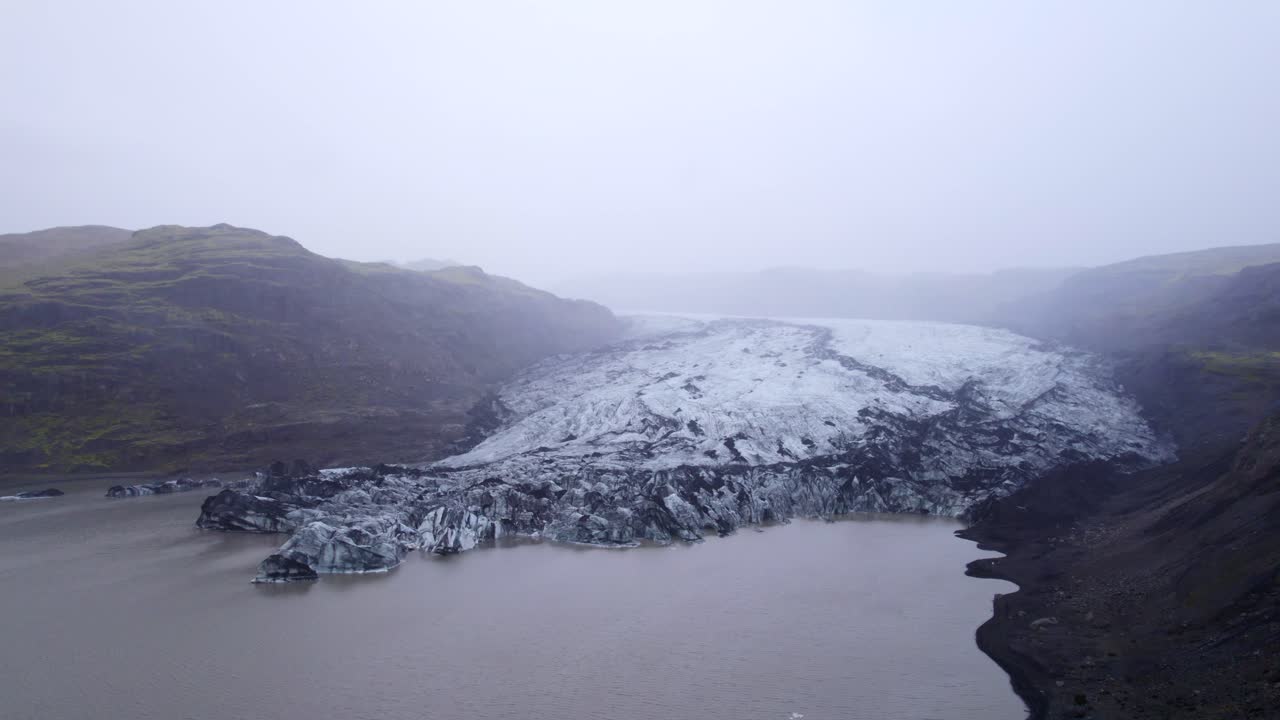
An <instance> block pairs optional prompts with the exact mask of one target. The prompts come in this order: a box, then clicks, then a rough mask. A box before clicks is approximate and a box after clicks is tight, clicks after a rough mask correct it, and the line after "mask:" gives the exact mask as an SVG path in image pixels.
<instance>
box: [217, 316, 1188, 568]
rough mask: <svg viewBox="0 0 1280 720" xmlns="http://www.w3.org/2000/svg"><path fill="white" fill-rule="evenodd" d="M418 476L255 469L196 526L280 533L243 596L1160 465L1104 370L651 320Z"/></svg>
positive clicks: (1066, 360)
mask: <svg viewBox="0 0 1280 720" xmlns="http://www.w3.org/2000/svg"><path fill="white" fill-rule="evenodd" d="M486 408H487V410H486V413H487V415H488V416H492V417H493V418H495V419H496V424H497V425H498V427H497V429H496V431H494V432H492V433H491V434H490V435H489V436H488V437H487V438H485V439H484V440H483V441H482V442H480V443H479V444H478V445H476V446H475V447H474V448H472V449H471V450H470V451H468V452H466V453H464V454H461V455H456V456H454V457H451V458H448V459H446V460H443V461H440V462H438V463H434V464H432V465H427V466H422V467H397V466H388V465H381V466H378V467H375V468H357V469H348V470H324V471H316V470H314V469H313V468H311V467H309V466H308V465H306V464H305V463H294V465H293V466H292V467H286V466H284V465H283V464H280V463H278V464H276V465H275V466H273V468H272V470H271V471H270V472H269V473H267V474H264V475H263V476H262V477H261V478H260V479H259V480H258V481H257V482H256V484H255V486H254V487H252V488H247V489H243V490H228V491H224V492H222V493H220V494H219V495H217V496H215V497H213V498H210V499H209V500H208V501H206V503H205V505H204V507H203V508H202V513H201V516H200V520H199V525H200V526H201V527H205V528H210V529H220V530H239V531H255V532H289V533H293V536H292V537H291V538H290V539H289V540H288V541H287V542H286V543H285V544H284V545H283V546H282V547H281V548H280V550H279V552H278V553H276V554H275V555H272V556H271V557H270V558H268V559H267V560H266V561H264V562H263V563H262V566H261V567H260V569H259V575H258V580H260V581H289V580H297V579H310V578H312V577H313V576H317V575H320V574H324V573H360V572H376V571H383V570H388V569H390V568H393V567H395V566H396V565H398V564H399V563H400V562H401V561H402V560H403V558H404V557H405V556H406V555H407V554H408V553H410V552H414V551H418V550H420V551H424V552H430V553H435V554H440V555H450V554H455V553H460V552H465V551H467V550H470V549H472V548H474V547H476V546H477V545H480V544H482V543H485V542H489V541H492V540H495V539H497V538H501V537H505V536H512V535H519V536H527V537H540V538H546V539H550V540H554V541H558V542H567V543H585V544H592V545H607V546H624V547H625V546H631V545H635V544H638V543H640V542H643V541H651V542H658V543H669V542H674V541H684V542H690V541H697V540H700V539H702V538H703V537H705V536H707V535H708V534H720V535H723V534H727V533H732V532H733V531H734V530H736V529H737V528H739V527H741V526H743V525H752V524H763V523H772V522H785V521H786V520H788V519H790V518H794V517H802V516H803V517H832V516H836V515H841V514H845V513H851V512H859V511H874V512H902V513H928V514H935V515H947V516H955V517H960V516H965V515H966V514H967V513H968V512H969V511H970V510H971V509H973V508H980V507H986V506H987V505H989V504H990V503H991V502H992V501H993V500H994V499H996V498H999V497H1003V496H1005V495H1008V494H1009V493H1011V492H1013V491H1014V490H1016V489H1017V488H1019V487H1021V486H1022V484H1023V483H1025V482H1026V480H1027V479H1028V478H1030V477H1033V476H1036V475H1038V474H1040V473H1043V472H1045V471H1046V470H1048V469H1051V468H1054V467H1058V466H1061V465H1064V464H1067V463H1075V462H1080V461H1104V462H1108V463H1111V464H1114V465H1117V466H1119V467H1126V466H1127V467H1135V468H1136V467H1141V466H1146V465H1150V464H1153V463H1156V462H1159V461H1162V460H1164V459H1166V458H1167V457H1169V455H1170V449H1169V447H1168V446H1167V445H1165V444H1164V443H1162V442H1160V441H1159V440H1158V439H1157V438H1156V437H1155V436H1154V435H1153V434H1152V433H1151V431H1150V429H1149V428H1148V427H1147V426H1146V424H1145V423H1144V422H1143V421H1142V420H1141V418H1140V417H1139V416H1138V413H1137V408H1136V406H1135V405H1134V404H1133V403H1132V401H1130V400H1128V399H1126V398H1125V397H1124V396H1123V394H1122V393H1120V392H1119V390H1118V389H1117V388H1115V387H1114V385H1113V384H1112V383H1111V381H1110V380H1109V379H1108V376H1107V373H1106V368H1105V367H1104V366H1101V365H1099V364H1098V363H1097V362H1096V360H1095V359H1094V358H1092V357H1091V356H1088V355H1084V354H1079V353H1070V352H1065V351H1058V350H1052V349H1049V348H1045V347H1042V346H1039V345H1037V344H1035V343H1034V342H1032V341H1030V340H1027V339H1026V338H1021V337H1019V336H1016V335H1011V334H1009V333H1003V332H999V331H992V330H984V329H980V328H967V327H961V326H944V325H916V324H912V325H902V324H892V323H857V322H852V321H851V322H848V323H843V322H842V323H836V324H834V325H832V324H828V325H824V326H819V325H800V324H794V323H791V324H789V323H774V322H752V321H719V322H713V323H703V322H692V321H681V320H671V319H664V320H662V321H661V322H660V323H659V325H658V326H654V325H652V324H650V325H647V326H643V327H637V330H636V334H635V336H634V337H632V338H631V339H629V340H627V341H624V342H621V343H618V344H615V345H613V346H610V347H608V348H605V349H602V350H597V351H593V352H590V353H585V354H579V355H567V356H561V357H558V358H556V359H554V360H551V361H547V362H544V363H542V364H541V365H538V366H535V367H533V368H531V369H529V370H528V371H527V372H525V373H524V374H523V375H521V376H520V377H518V378H517V379H516V380H515V381H513V382H512V383H510V384H508V385H507V386H506V387H505V388H504V389H503V391H502V392H501V393H500V395H499V396H498V397H497V398H496V399H492V400H490V401H488V404H487V405H486Z"/></svg>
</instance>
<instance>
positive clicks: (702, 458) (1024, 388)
mask: <svg viewBox="0 0 1280 720" xmlns="http://www.w3.org/2000/svg"><path fill="white" fill-rule="evenodd" d="M802 322H803V324H799V322H796V323H793V322H787V323H782V322H775V321H758V320H756V321H753V320H711V321H695V320H688V319H680V318H670V317H661V318H637V319H633V323H634V325H635V329H634V330H633V333H634V337H633V339H631V340H628V341H625V342H622V343H619V344H617V345H614V346H612V347H609V348H606V349H604V350H601V351H598V352H595V353H590V354H584V355H575V356H569V357H563V356H562V357H558V358H555V359H553V360H550V361H548V362H545V363H542V364H541V365H538V366H535V367H533V368H531V369H530V370H529V371H527V372H526V373H524V374H523V375H522V376H521V377H519V378H518V379H517V380H515V381H514V382H512V383H510V384H509V385H508V386H507V387H505V388H504V389H503V391H502V393H501V395H500V400H501V402H502V404H503V405H504V406H505V408H506V410H507V412H508V413H509V417H508V421H507V423H506V424H505V426H504V427H503V428H502V429H501V430H499V431H498V432H497V433H496V434H494V435H492V436H491V437H489V438H487V439H486V440H485V441H484V442H482V443H480V445H478V446H477V447H475V448H474V449H472V450H471V451H470V452H468V453H465V454H462V455H458V456H455V457H452V458H449V459H447V460H445V461H443V462H442V463H441V464H440V465H441V466H442V467H451V468H459V467H466V466H473V465H492V464H494V463H504V462H509V463H514V464H516V465H521V464H526V463H529V462H530V461H533V462H534V464H536V465H540V464H544V462H545V461H546V460H547V459H549V458H554V459H555V460H557V461H558V462H559V463H565V462H571V463H572V462H582V463H584V464H587V465H590V466H594V467H619V468H632V469H641V468H642V469H646V470H659V469H669V468H675V467H680V466H687V465H692V466H703V467H712V466H719V465H724V464H726V463H734V462H737V463H745V464H748V465H753V466H761V465H770V464H775V463H788V462H795V461H799V460H817V459H820V458H826V457H832V456H836V455H841V456H843V455H847V454H848V453H850V452H854V453H856V452H858V451H859V450H863V449H868V446H876V445H880V444H883V441H884V440H885V439H884V438H881V437H880V435H882V434H883V431H884V430H886V429H887V428H890V427H894V426H897V425H900V424H902V423H903V422H908V421H909V422H910V423H912V424H913V425H916V426H919V427H917V428H915V429H916V432H914V433H913V435H914V436H915V439H917V440H919V441H920V442H921V444H920V446H919V449H920V450H921V451H923V452H927V451H932V452H927V454H928V455H929V457H926V458H923V462H922V464H921V466H920V468H919V469H921V470H925V471H926V472H928V471H930V470H943V471H944V472H946V473H947V474H949V475H951V476H955V475H957V474H965V473H966V472H968V471H971V470H974V469H977V468H979V467H1000V466H1018V465H1022V464H1023V463H1026V462H1028V461H1030V462H1032V463H1033V464H1034V465H1036V466H1037V467H1044V466H1046V465H1051V464H1054V462H1055V461H1056V460H1057V459H1059V458H1061V457H1062V456H1063V455H1064V454H1066V455H1067V456H1071V455H1073V453H1074V452H1078V453H1083V454H1084V455H1085V456H1088V457H1091V458H1120V457H1124V456H1126V455H1135V456H1141V457H1145V458H1148V459H1151V460H1156V459H1160V458H1162V457H1163V456H1164V454H1165V453H1166V452H1167V449H1166V448H1163V447H1162V446H1160V444H1159V443H1158V442H1157V441H1156V439H1155V437H1154V435H1153V434H1152V432H1151V430H1150V428H1148V427H1147V425H1146V423H1145V422H1144V421H1143V420H1142V418H1141V417H1140V416H1139V414H1138V408H1137V406H1136V405H1135V404H1134V403H1133V402H1132V401H1131V400H1129V399H1127V398H1125V397H1123V396H1122V395H1121V394H1120V393H1119V392H1118V391H1117V389H1116V387H1115V386H1114V384H1113V383H1112V382H1111V381H1110V379H1109V377H1108V375H1107V373H1106V371H1105V368H1103V367H1102V366H1101V365H1100V364H1099V363H1098V361H1097V360H1096V359H1095V358H1093V357H1092V356H1089V355H1086V354H1083V353H1076V352H1062V351H1054V350H1050V349H1048V348H1044V347H1042V346H1040V345H1039V344H1037V343H1036V342H1035V341H1033V340H1031V339H1029V338H1025V337H1022V336H1019V335H1015V334H1012V333H1009V332H1004V331H1000V330H992V329H988V328H979V327H971V326H964V325H947V324H938V323H904V322H878V321H859V320H813V321H802ZM655 324H657V325H658V326H659V327H660V328H661V329H659V330H657V331H653V330H652V326H653V325H655ZM997 427H999V428H1002V429H1003V431H1004V432H1002V433H1001V434H1003V435H1008V436H1009V437H1008V438H1006V439H1004V440H1002V441H999V442H996V443H994V444H992V443H990V442H987V440H989V438H987V437H986V436H987V435H988V434H989V433H990V432H992V431H993V430H994V429H995V428H997ZM961 430H964V431H969V435H968V436H959V435H957V434H956V433H955V432H949V431H961ZM889 440H890V441H892V440H893V439H892V438H891V439H889ZM846 459H848V458H846ZM1070 459H1074V458H1070ZM944 460H946V461H947V462H948V464H946V465H945V466H942V465H939V464H938V463H939V462H941V461H944Z"/></svg>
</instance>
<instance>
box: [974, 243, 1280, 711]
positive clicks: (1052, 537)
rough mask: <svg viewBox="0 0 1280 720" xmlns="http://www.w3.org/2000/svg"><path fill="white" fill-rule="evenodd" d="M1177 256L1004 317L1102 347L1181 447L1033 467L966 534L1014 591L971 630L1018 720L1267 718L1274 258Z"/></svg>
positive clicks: (1277, 343)
mask: <svg viewBox="0 0 1280 720" xmlns="http://www.w3.org/2000/svg"><path fill="white" fill-rule="evenodd" d="M1214 257H1217V256H1215V255H1214V254H1212V253H1207V254H1204V255H1202V256H1200V258H1201V259H1202V260H1203V259H1211V258H1214ZM1176 259H1177V260H1178V262H1176V263H1174V262H1172V261H1171V262H1170V263H1153V262H1151V261H1145V262H1144V263H1140V264H1138V265H1136V266H1135V267H1138V268H1140V269H1142V271H1143V272H1147V268H1149V267H1151V266H1152V265H1154V266H1155V267H1156V268H1157V269H1161V271H1162V272H1163V270H1164V269H1167V268H1166V265H1172V266H1173V267H1174V268H1175V269H1176V273H1177V274H1176V275H1167V276H1166V277H1165V278H1164V279H1163V280H1159V281H1153V282H1151V283H1148V284H1146V285H1145V287H1143V286H1142V283H1140V282H1137V281H1134V283H1133V285H1134V286H1135V287H1138V288H1139V289H1138V290H1133V289H1132V288H1125V287H1124V283H1122V282H1117V283H1115V284H1114V285H1112V286H1111V288H1112V290H1109V291H1108V292H1107V293H1103V294H1093V293H1092V290H1095V289H1097V288H1098V287H1100V285H1099V284H1097V283H1092V282H1091V283H1088V284H1085V285H1083V286H1077V285H1072V284H1070V283H1069V284H1068V285H1066V286H1064V290H1063V291H1060V292H1059V294H1058V296H1057V298H1058V299H1057V300H1056V301H1055V303H1056V306H1055V307H1050V308H1048V309H1047V310H1046V309H1045V308H1041V309H1040V311H1041V312H1047V313H1048V319H1049V321H1048V322H1044V323H1043V324H1035V323H1032V324H1029V325H1026V326H1023V327H1021V328H1020V329H1022V330H1023V331H1024V332H1032V333H1034V334H1038V335H1040V336H1041V337H1047V338H1052V339H1057V340H1070V341H1072V342H1075V343H1077V344H1081V345H1084V346H1086V347H1090V348H1093V349H1095V350H1099V351H1101V352H1104V353H1107V354H1108V355H1109V356H1110V357H1111V358H1112V359H1113V360H1114V362H1115V363H1116V365H1117V368H1118V373H1119V376H1120V377H1121V379H1122V380H1123V381H1124V382H1125V384H1126V386H1127V387H1128V388H1129V389H1130V390H1131V391H1133V392H1134V394H1135V395H1136V396H1137V397H1138V398H1139V399H1140V400H1141V402H1142V404H1143V406H1144V408H1145V410H1146V412H1147V413H1148V414H1149V416H1150V418H1151V420H1152V421H1153V422H1155V423H1156V424H1158V425H1159V426H1160V427H1162V428H1164V429H1165V430H1167V431H1168V432H1170V433H1171V434H1172V435H1173V436H1174V437H1175V438H1176V439H1177V440H1178V442H1179V445H1180V447H1181V451H1180V453H1181V456H1182V460H1181V461H1180V462H1179V463H1176V464H1174V465H1172V466H1168V467H1164V468H1157V469H1155V470H1151V471H1147V472H1142V473H1137V474H1133V475H1118V474H1116V473H1114V472H1113V471H1112V470H1111V469H1109V468H1106V467H1079V468H1074V469H1073V470H1072V471H1070V472H1067V473H1063V474H1060V475H1055V476H1053V477H1045V478H1041V479H1039V480H1038V481H1036V482H1033V483H1031V484H1030V485H1029V486H1028V487H1026V488H1025V489H1023V490H1022V491H1020V492H1018V493H1015V494H1014V495H1012V496H1010V497H1008V498H1006V499H1005V500H1002V501H999V502H997V503H995V504H994V505H993V506H992V507H991V508H988V509H987V512H986V514H985V516H983V517H982V519H981V520H980V521H979V522H978V523H977V524H976V525H975V526H973V527H971V528H969V529H968V530H966V531H965V534H966V535H967V536H968V537H971V538H973V539H976V540H979V541H981V542H983V543H984V545H985V546H988V547H991V548H993V549H996V550H1000V551H1002V552H1006V553H1007V554H1008V557H1006V558H1003V559H998V560H991V561H980V562H978V563H975V564H974V565H973V566H971V569H972V571H973V572H974V573H975V574H980V575H991V576H996V577H1003V578H1007V579H1010V580H1013V581H1014V582H1017V583H1018V584H1019V585H1020V586H1021V590H1020V591H1019V592H1017V593H1014V594H1012V595H1008V596H1004V597H1002V598H999V599H998V600H997V602H996V616H995V618H994V619H993V620H992V621H991V622H989V623H987V624H986V625H984V626H983V628H982V629H981V630H980V631H979V634H978V639H979V644H980V645H982V647H983V648H984V650H986V651H987V652H989V653H990V654H991V655H992V656H993V657H994V658H996V659H997V661H999V662H1000V663H1001V664H1002V665H1003V666H1005V667H1006V668H1007V669H1008V670H1009V671H1010V673H1011V674H1012V675H1013V677H1014V680H1015V687H1016V688H1017V689H1018V691H1019V693H1020V694H1022V695H1023V697H1024V698H1026V699H1027V700H1028V702H1029V704H1031V706H1032V707H1033V709H1034V710H1035V711H1036V712H1035V717H1097V718H1202V717H1215V718H1216V717H1221V718H1280V654H1277V652H1276V648H1277V647H1280V577H1278V576H1277V568H1280V264H1265V265H1258V266H1251V267H1245V268H1243V269H1238V270H1236V269H1234V268H1227V269H1228V270H1231V271H1230V272H1225V273H1221V274H1214V273H1210V272H1191V271H1189V270H1188V269H1187V267H1186V263H1187V261H1188V260H1189V258H1188V257H1187V256H1178V257H1177V258H1176ZM1237 260H1239V258H1234V259H1233V262H1235V261H1237ZM1211 265H1212V264H1208V265H1206V267H1211ZM1072 287H1075V288H1076V290H1077V292H1078V294H1075V295H1073V294H1070V293H1069V292H1067V290H1068V289H1070V288H1072ZM1082 288H1083V289H1082ZM1042 317H1044V316H1042ZM1064 319H1065V320H1066V321H1065V322H1053V321H1054V320H1059V321H1062V320H1064ZM1246 431H1247V432H1248V435H1247V439H1246V440H1245V441H1244V442H1243V443H1242V442H1241V437H1242V436H1244V435H1245V433H1246ZM1041 618H1051V619H1050V620H1045V621H1043V622H1040V620H1041ZM1033 623H1034V625H1033Z"/></svg>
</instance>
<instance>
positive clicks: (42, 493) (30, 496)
mask: <svg viewBox="0 0 1280 720" xmlns="http://www.w3.org/2000/svg"><path fill="white" fill-rule="evenodd" d="M64 494H65V493H63V492H62V491H61V490H59V489H57V488H48V489H46V490H28V491H26V492H20V493H18V494H17V495H6V496H4V497H0V500H39V499H41V498H55V497H61V496H62V495H64Z"/></svg>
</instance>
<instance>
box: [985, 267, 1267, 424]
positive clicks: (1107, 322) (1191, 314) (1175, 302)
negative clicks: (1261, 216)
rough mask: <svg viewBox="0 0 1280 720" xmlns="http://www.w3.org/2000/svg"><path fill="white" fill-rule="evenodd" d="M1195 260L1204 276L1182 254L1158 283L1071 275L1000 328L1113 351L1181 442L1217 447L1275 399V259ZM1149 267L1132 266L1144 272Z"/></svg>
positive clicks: (1147, 404)
mask: <svg viewBox="0 0 1280 720" xmlns="http://www.w3.org/2000/svg"><path fill="white" fill-rule="evenodd" d="M1276 247H1280V246H1272V245H1267V246H1259V251H1258V252H1259V253H1261V252H1262V251H1263V250H1266V249H1269V248H1276ZM1228 250H1236V249H1233V248H1228ZM1197 256H1198V257H1200V258H1201V259H1202V260H1204V261H1205V265H1204V267H1203V271H1202V272H1193V271H1190V270H1188V269H1187V268H1186V264H1187V263H1188V262H1189V258H1188V257H1187V256H1186V255H1180V256H1173V257H1175V258H1178V259H1179V262H1178V263H1177V264H1174V263H1172V261H1170V265H1171V266H1172V267H1174V268H1176V274H1170V273H1163V274H1161V275H1160V276H1159V279H1148V280H1142V279H1141V278H1140V277H1126V275H1125V273H1124V272H1122V271H1120V270H1116V269H1114V268H1102V269H1100V270H1098V271H1089V272H1088V273H1082V274H1081V276H1078V277H1084V276H1090V277H1092V276H1102V277H1106V278H1108V279H1107V281H1106V283H1104V284H1105V285H1106V287H1108V288H1110V289H1109V290H1108V291H1106V292H1099V291H1098V288H1099V287H1100V286H1101V285H1100V283H1098V282H1094V281H1092V280H1091V281H1089V282H1077V278H1073V279H1071V280H1069V281H1068V282H1067V283H1065V284H1064V285H1063V287H1062V288H1060V289H1059V290H1057V291H1055V292H1054V293H1053V300H1052V302H1051V303H1049V304H1048V305H1043V304H1042V305H1030V304H1029V305H1027V306H1026V308H1025V312H1024V313H1023V314H1021V316H1020V317H1018V318H1017V319H1012V320H1009V321H1007V322H1004V323H1002V324H1004V325H1006V326H1008V327H1011V328H1012V329H1014V330H1016V331H1019V332H1022V333H1025V334H1028V335H1031V336H1034V337H1040V338H1045V339H1050V340H1055V341H1059V342H1065V343H1069V344H1072V345H1076V346H1079V347H1084V348H1087V349H1090V350H1094V351H1097V352H1101V353H1105V354H1107V355H1109V356H1110V357H1111V358H1112V359H1113V361H1114V362H1115V363H1116V365H1117V376H1118V377H1119V379H1120V380H1121V381H1122V382H1123V383H1124V384H1125V385H1126V387H1128V388H1129V389H1130V390H1131V391H1132V392H1133V393H1134V394H1135V395H1136V396H1137V397H1138V399H1139V400H1141V401H1142V404H1143V406H1144V408H1146V410H1147V412H1148V413H1149V415H1150V417H1151V420H1152V421H1153V422H1154V423H1155V424H1156V425H1157V426H1158V427H1160V428H1162V429H1164V430H1165V431H1167V432H1169V433H1171V434H1172V435H1173V436H1174V438H1175V439H1176V440H1177V441H1178V444H1179V445H1181V446H1182V447H1184V448H1188V449H1195V448H1203V447H1209V448H1217V447H1223V446H1224V444H1230V443H1232V442H1234V441H1235V440H1236V439H1238V438H1239V437H1240V436H1241V435H1242V434H1243V433H1244V432H1245V431H1246V430H1248V429H1249V427H1250V426H1252V425H1253V424H1254V423H1256V422H1258V421H1259V420H1260V419H1261V418H1262V417H1264V416H1265V415H1267V414H1268V413H1270V412H1272V411H1274V410H1275V409H1276V406H1275V401H1276V399H1277V398H1280V263H1272V264H1267V265H1258V266H1252V267H1245V268H1243V269H1240V270H1237V271H1233V272H1226V273H1216V272H1210V271H1211V270H1217V269H1220V268H1222V267H1223V266H1222V264H1221V263H1220V262H1218V261H1219V260H1221V258H1219V257H1218V256H1217V255H1216V254H1215V252H1213V251H1206V252H1205V253H1202V254H1198V255H1197ZM1229 257H1230V258H1231V259H1232V260H1233V261H1239V260H1241V258H1240V257H1239V256H1238V255H1236V254H1229ZM1251 257H1260V255H1253V256H1251ZM1147 262H1148V263H1149V264H1156V263H1155V259H1150V260H1148V261H1147ZM1124 265H1128V264H1127V263H1126V264H1124ZM1156 265H1157V267H1159V265H1158V264H1156ZM1148 266H1149V265H1147V264H1142V265H1137V266H1135V267H1138V268H1140V269H1142V272H1143V273H1147V271H1146V270H1145V268H1147V267H1148ZM1117 278H1122V279H1117Z"/></svg>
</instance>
